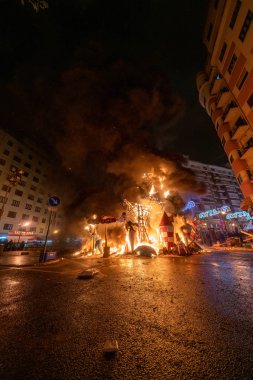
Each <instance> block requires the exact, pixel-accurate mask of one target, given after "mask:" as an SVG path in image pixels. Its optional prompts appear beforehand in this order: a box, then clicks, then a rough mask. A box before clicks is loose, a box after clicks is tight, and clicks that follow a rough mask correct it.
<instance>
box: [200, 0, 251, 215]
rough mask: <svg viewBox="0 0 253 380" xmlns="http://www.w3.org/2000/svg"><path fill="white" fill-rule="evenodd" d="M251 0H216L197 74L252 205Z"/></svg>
mask: <svg viewBox="0 0 253 380" xmlns="http://www.w3.org/2000/svg"><path fill="white" fill-rule="evenodd" d="M252 21H253V1H252V0H212V1H210V3H209V9H208V16H207V21H206V27H205V30H204V35H203V41H204V44H205V46H206V48H207V53H208V60H207V64H206V67H205V68H204V70H203V71H202V72H200V73H199V74H198V75H197V87H198V91H199V100H200V104H201V105H202V106H203V107H204V108H205V109H206V111H207V113H208V115H209V116H210V117H211V119H212V121H213V124H214V127H215V129H216V131H217V134H218V137H219V139H220V142H221V144H222V146H223V147H224V150H225V152H226V154H227V157H228V161H229V163H230V165H231V167H232V170H233V172H234V174H235V177H236V179H237V181H238V184H239V185H240V188H241V191H242V194H243V196H244V200H243V201H242V203H241V208H242V209H243V210H246V211H248V210H249V211H250V210H251V208H252V206H253V44H252V41H253V22H252Z"/></svg>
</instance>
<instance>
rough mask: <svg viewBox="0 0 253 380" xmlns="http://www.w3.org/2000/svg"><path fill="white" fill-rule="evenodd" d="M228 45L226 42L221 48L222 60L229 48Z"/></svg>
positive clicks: (220, 58)
mask: <svg viewBox="0 0 253 380" xmlns="http://www.w3.org/2000/svg"><path fill="white" fill-rule="evenodd" d="M227 46H228V45H227V44H226V42H224V43H223V45H222V48H221V52H220V56H219V60H220V62H222V61H223V58H224V55H225V53H226V50H227Z"/></svg>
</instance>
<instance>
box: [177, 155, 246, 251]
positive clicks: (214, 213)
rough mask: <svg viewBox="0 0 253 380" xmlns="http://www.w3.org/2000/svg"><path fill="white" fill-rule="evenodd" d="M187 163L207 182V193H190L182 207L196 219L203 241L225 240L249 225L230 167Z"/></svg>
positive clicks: (241, 196) (197, 177) (237, 185)
mask: <svg viewBox="0 0 253 380" xmlns="http://www.w3.org/2000/svg"><path fill="white" fill-rule="evenodd" d="M186 166H187V167H188V168H190V169H191V170H192V171H194V173H195V175H196V179H197V180H198V181H201V182H204V183H205V184H206V193H205V194H204V195H202V196H196V195H191V197H190V200H189V202H188V203H187V204H186V206H185V208H184V209H183V211H185V212H186V213H187V214H188V215H189V216H190V219H191V220H194V221H195V223H196V225H197V226H198V230H199V233H200V235H201V238H202V240H203V241H204V242H205V243H206V244H208V245H211V244H214V243H216V242H217V241H220V242H221V241H224V240H225V239H226V238H227V237H229V236H233V235H235V234H238V233H239V232H240V231H241V230H242V229H244V228H246V227H247V226H249V224H250V225H252V220H251V216H250V215H249V213H247V212H246V211H242V210H241V208H240V204H241V202H242V200H243V195H242V192H241V190H240V187H239V184H238V183H237V181H236V179H235V176H234V173H233V171H232V169H230V168H226V167H222V166H216V165H207V164H204V163H201V162H197V161H192V160H189V161H188V162H187V164H186Z"/></svg>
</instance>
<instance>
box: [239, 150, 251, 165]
mask: <svg viewBox="0 0 253 380" xmlns="http://www.w3.org/2000/svg"><path fill="white" fill-rule="evenodd" d="M241 153H242V159H244V160H247V162H248V165H249V166H252V165H253V146H250V145H247V146H245V147H244V148H243V149H241Z"/></svg>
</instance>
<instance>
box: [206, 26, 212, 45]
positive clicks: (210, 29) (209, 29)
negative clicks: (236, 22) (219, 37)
mask: <svg viewBox="0 0 253 380" xmlns="http://www.w3.org/2000/svg"><path fill="white" fill-rule="evenodd" d="M212 31H213V24H212V23H210V25H209V28H208V32H207V41H210V38H211V34H212Z"/></svg>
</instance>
